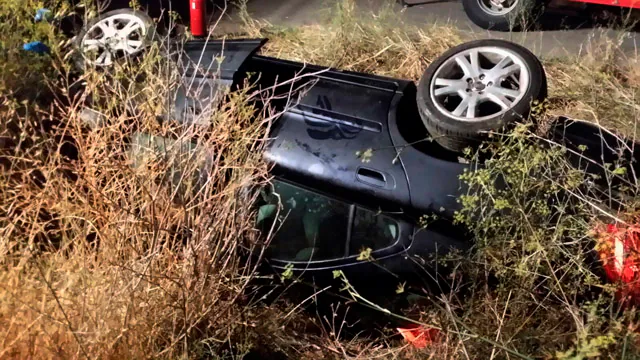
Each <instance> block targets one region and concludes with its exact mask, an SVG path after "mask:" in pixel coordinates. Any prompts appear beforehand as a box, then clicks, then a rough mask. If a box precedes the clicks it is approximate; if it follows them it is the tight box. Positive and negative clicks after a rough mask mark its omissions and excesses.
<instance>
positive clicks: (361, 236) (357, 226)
mask: <svg viewBox="0 0 640 360" xmlns="http://www.w3.org/2000/svg"><path fill="white" fill-rule="evenodd" d="M398 231H399V228H398V223H397V222H396V221H395V220H393V219H392V218H390V217H388V216H385V215H382V214H380V213H377V212H373V211H369V210H366V209H362V208H357V209H356V212H355V216H354V218H353V230H352V232H351V240H350V241H349V255H357V254H360V253H361V252H362V251H363V250H365V249H367V248H369V249H371V250H373V251H375V250H380V249H384V248H386V247H388V246H391V245H393V244H394V243H395V242H396V239H397V238H398Z"/></svg>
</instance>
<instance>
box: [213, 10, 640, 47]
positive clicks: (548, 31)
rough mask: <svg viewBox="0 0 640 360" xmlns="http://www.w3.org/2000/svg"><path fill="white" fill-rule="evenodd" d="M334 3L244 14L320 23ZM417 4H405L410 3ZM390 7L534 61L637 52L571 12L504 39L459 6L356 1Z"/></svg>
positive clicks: (630, 36)
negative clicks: (507, 46) (504, 44)
mask: <svg viewBox="0 0 640 360" xmlns="http://www.w3.org/2000/svg"><path fill="white" fill-rule="evenodd" d="M335 1H339V0H249V3H248V10H249V13H250V14H251V15H252V16H253V17H254V18H257V19H265V20H268V21H269V22H271V23H273V24H276V25H302V24H312V23H316V22H319V21H320V19H321V14H322V10H323V9H327V8H329V7H331V6H332V4H333V3H335ZM419 1H420V0H407V2H413V3H415V2H419ZM389 3H392V4H393V6H394V8H395V9H396V10H397V11H399V12H400V13H401V18H402V21H403V22H405V23H407V24H411V25H416V26H428V25H431V24H452V25H454V26H456V27H457V28H459V29H460V30H461V31H462V32H463V33H464V34H465V36H468V37H469V38H470V39H479V38H502V39H508V40H511V41H515V42H518V43H520V44H523V45H525V46H526V47H528V48H529V49H531V50H532V51H533V52H534V53H535V54H536V55H539V56H545V57H573V56H580V55H584V54H586V53H589V52H590V49H591V48H592V47H594V45H597V44H602V43H604V42H607V41H611V42H614V43H620V44H621V49H622V50H623V52H624V53H625V54H627V55H635V54H636V52H637V41H638V39H637V36H636V32H635V31H619V30H615V27H616V26H606V27H601V26H599V25H596V24H594V23H593V21H591V20H590V19H589V17H588V16H586V15H584V13H585V12H584V11H574V14H573V15H568V14H567V13H566V12H559V11H557V10H550V11H547V12H546V13H545V14H544V15H543V16H542V19H541V21H540V23H541V24H540V25H539V30H536V31H527V32H524V33H519V32H511V33H509V32H496V31H487V30H483V29H481V28H479V27H477V26H476V25H474V24H473V23H472V22H471V21H469V19H468V18H467V16H466V14H465V13H464V10H463V9H462V4H461V3H460V1H458V0H453V1H451V0H430V1H429V2H428V3H426V4H421V5H413V6H410V7H406V8H403V6H402V5H401V4H400V3H398V2H395V1H394V0H356V4H357V6H358V10H360V11H363V12H371V11H376V9H378V8H380V7H381V6H383V5H384V4H389ZM236 24H237V18H236V17H235V15H234V14H233V12H231V11H230V12H228V13H227V14H226V15H225V16H223V19H222V20H221V23H220V26H219V28H218V30H217V32H218V31H222V32H224V31H233V30H234V28H235V27H237V26H236ZM399 26H401V24H399ZM618 27H619V25H618Z"/></svg>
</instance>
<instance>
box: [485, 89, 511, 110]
mask: <svg viewBox="0 0 640 360" xmlns="http://www.w3.org/2000/svg"><path fill="white" fill-rule="evenodd" d="M487 98H488V99H489V100H490V101H491V102H493V103H495V104H498V105H499V106H500V107H501V108H502V110H507V109H509V108H510V107H511V104H512V101H511V100H509V99H507V97H506V96H504V95H502V94H499V93H495V92H488V93H487Z"/></svg>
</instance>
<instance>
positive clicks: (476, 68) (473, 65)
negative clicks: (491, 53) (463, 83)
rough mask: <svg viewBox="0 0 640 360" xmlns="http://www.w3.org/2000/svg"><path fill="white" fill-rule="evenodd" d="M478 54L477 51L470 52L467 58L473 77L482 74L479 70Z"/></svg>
mask: <svg viewBox="0 0 640 360" xmlns="http://www.w3.org/2000/svg"><path fill="white" fill-rule="evenodd" d="M479 57H480V53H479V52H478V51H472V52H471V53H470V54H469V58H470V59H471V70H472V71H473V74H474V76H479V75H480V73H481V72H482V69H481V68H480V58H479Z"/></svg>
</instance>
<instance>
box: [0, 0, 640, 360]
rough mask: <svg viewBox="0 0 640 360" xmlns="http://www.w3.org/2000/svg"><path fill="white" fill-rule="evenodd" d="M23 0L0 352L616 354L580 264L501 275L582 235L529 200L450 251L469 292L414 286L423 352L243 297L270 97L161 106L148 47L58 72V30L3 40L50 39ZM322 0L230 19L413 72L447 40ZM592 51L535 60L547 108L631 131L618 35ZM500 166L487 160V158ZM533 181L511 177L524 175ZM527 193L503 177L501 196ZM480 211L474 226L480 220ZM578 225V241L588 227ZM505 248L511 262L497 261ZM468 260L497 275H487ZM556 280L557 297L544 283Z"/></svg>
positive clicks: (11, 20) (1, 76)
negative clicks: (472, 243)
mask: <svg viewBox="0 0 640 360" xmlns="http://www.w3.org/2000/svg"><path fill="white" fill-rule="evenodd" d="M37 5H39V4H36V2H32V1H27V2H22V1H17V0H9V1H8V2H2V3H0V20H2V21H0V29H2V30H5V32H6V33H20V35H19V36H16V37H14V38H10V39H7V40H5V42H4V43H3V45H2V46H4V48H5V49H9V50H8V51H6V52H0V145H1V146H0V164H1V165H2V172H0V334H2V336H1V337H0V339H1V340H0V358H34V359H35V358H38V359H39V358H43V359H44V358H47V359H69V358H110V359H111V358H112V359H123V358H185V359H186V358H189V359H190V358H242V357H243V356H245V355H247V354H252V355H257V356H258V357H262V358H268V357H269V356H274V355H277V356H284V357H288V358H294V359H296V358H438V359H449V358H478V357H480V356H482V357H486V358H491V357H493V358H517V357H518V356H522V357H533V356H538V357H548V358H550V357H554V356H556V355H557V356H559V357H561V355H563V354H562V353H564V354H565V358H570V356H573V355H575V356H576V357H575V358H579V357H578V355H580V356H583V358H587V357H588V356H589V355H593V354H605V355H606V356H609V357H610V358H613V357H615V356H616V355H620V354H622V353H624V354H626V355H627V356H630V354H631V353H632V350H633V345H632V343H633V341H634V340H633V330H634V329H635V327H636V324H637V317H636V315H635V312H633V311H629V312H626V313H625V314H624V316H622V317H616V316H614V315H616V314H614V313H616V311H618V308H616V307H615V306H614V305H611V304H610V305H611V306H607V304H604V305H603V304H602V302H603V301H606V300H608V299H610V297H606V296H604V297H602V298H601V299H600V300H599V301H600V302H598V301H596V302H594V303H593V304H592V303H588V304H583V303H580V302H579V301H578V299H577V295H576V294H578V293H579V294H580V295H582V292H580V291H574V290H575V289H573V290H572V289H569V288H568V287H573V286H582V285H586V284H587V283H588V281H592V282H595V284H596V285H594V286H602V284H601V283H599V282H598V281H597V280H594V279H595V278H594V276H593V274H590V273H588V272H585V274H587V275H588V276H587V275H585V276H581V274H579V273H575V272H570V276H569V277H570V278H571V280H572V281H571V282H567V283H560V282H546V283H544V284H543V285H544V289H547V290H548V291H549V292H548V294H549V296H548V297H547V298H543V299H540V298H534V297H532V296H530V295H531V294H530V293H529V292H528V290H529V289H523V288H522V287H518V285H519V284H521V283H520V281H525V282H526V281H529V280H531V279H528V278H527V273H526V271H531V272H532V273H534V272H535V273H539V274H543V275H544V276H550V274H556V271H562V274H564V271H568V270H567V268H568V267H567V266H566V264H567V262H566V261H567V260H566V259H570V261H579V262H578V264H580V266H579V267H576V269H578V270H579V271H583V270H584V269H585V268H584V267H583V265H584V259H582V258H580V256H581V255H582V254H573V255H574V256H570V255H567V253H566V251H568V250H573V249H574V248H569V247H565V245H564V244H561V243H560V241H561V240H563V239H564V238H561V237H557V238H556V237H553V236H555V235H558V234H559V232H557V229H555V228H554V227H553V223H551V222H550V219H549V218H546V217H544V218H543V219H544V222H539V223H537V224H538V225H539V227H540V229H539V231H534V232H527V231H522V232H521V233H519V234H525V235H519V236H520V238H518V240H523V239H524V238H525V237H526V236H528V235H532V234H533V235H536V236H537V237H535V239H534V240H535V241H532V240H531V238H533V237H531V238H527V239H524V240H525V241H523V243H525V244H528V245H529V246H531V247H523V248H522V249H523V250H522V251H521V252H519V251H515V250H514V248H513V247H512V243H509V242H508V241H502V240H504V239H503V238H502V237H500V236H499V235H500V234H502V235H504V234H506V232H500V230H502V229H504V227H503V228H500V227H498V228H497V229H492V230H491V231H493V233H491V234H493V235H492V236H490V237H489V236H487V237H486V238H484V239H482V240H483V241H484V242H483V244H485V245H486V246H485V247H484V248H482V251H480V252H479V253H478V255H477V257H473V258H471V259H467V260H470V262H465V266H466V267H465V269H470V268H472V269H474V270H471V271H470V273H471V274H472V275H473V276H474V277H473V279H474V280H475V281H476V285H477V287H475V288H474V289H475V290H476V291H475V292H472V293H470V294H469V293H467V297H460V298H458V294H456V293H451V294H448V295H447V296H444V297H441V298H437V299H434V298H432V297H429V296H428V294H420V295H421V297H422V300H421V301H419V302H418V303H417V304H416V306H415V309H414V310H416V311H415V313H414V314H413V315H414V316H413V318H414V319H415V320H416V321H418V322H424V323H428V324H436V325H438V326H439V327H441V328H443V329H446V330H447V331H446V332H445V333H444V338H443V340H444V341H443V342H442V343H440V344H439V345H433V346H432V347H430V348H428V349H426V350H423V351H416V350H413V349H412V348H411V347H409V346H406V345H405V344H403V343H401V342H400V340H399V339H397V337H396V338H387V337H382V338H381V339H375V340H371V339H368V338H362V337H357V336H356V337H350V338H348V337H346V336H344V335H342V332H341V329H342V327H344V326H347V325H345V324H344V323H342V322H341V319H335V318H334V319H326V318H319V319H316V320H315V321H310V320H308V317H307V316H305V315H303V314H301V313H302V312H301V308H303V306H298V305H300V304H287V303H286V301H285V302H284V303H282V302H278V303H276V304H273V305H268V306H267V305H264V304H260V303H258V302H255V301H254V299H253V298H252V297H251V296H250V294H251V292H252V291H253V290H254V289H253V287H252V282H251V280H252V279H254V277H255V276H256V274H255V272H254V270H255V268H256V266H257V265H258V262H257V261H255V260H254V258H252V257H251V256H249V254H250V253H252V252H254V253H255V252H257V253H259V252H260V250H261V249H262V245H263V243H264V241H265V239H264V237H263V236H260V234H258V233H257V232H256V231H255V230H254V229H253V215H254V214H253V211H252V209H251V207H250V206H248V205H249V204H250V203H252V201H253V200H254V197H255V196H256V194H255V193H253V192H251V191H249V192H247V191H245V190H246V189H251V188H252V187H254V186H259V185H260V184H262V183H264V182H265V181H267V180H268V178H269V176H268V171H267V170H268V168H267V166H266V165H265V164H264V163H263V162H262V161H261V154H260V152H261V150H262V148H263V146H264V143H265V140H266V137H267V133H268V131H267V130H268V128H269V126H270V124H271V122H272V121H273V120H274V119H275V118H276V117H277V114H275V113H273V112H270V111H269V107H268V106H267V107H265V108H264V109H258V108H256V107H255V106H253V105H252V104H253V101H252V100H253V99H254V98H255V97H256V96H263V95H265V94H257V93H256V92H255V89H252V88H250V87H246V88H243V89H241V90H240V91H239V92H237V93H234V94H227V96H226V97H225V99H224V100H225V101H224V103H220V106H221V107H220V108H219V109H218V110H217V111H216V112H205V113H204V114H203V115H201V116H203V119H204V120H205V125H184V124H182V125H181V124H180V123H176V122H170V121H159V119H158V116H163V115H166V114H167V113H169V109H168V108H167V104H168V103H170V101H169V100H170V99H171V94H172V93H173V91H174V90H175V89H176V87H177V86H179V84H181V83H182V81H183V80H185V79H182V78H181V76H180V74H179V73H177V72H176V70H175V68H174V67H173V65H172V63H171V62H170V61H167V60H168V59H167V56H166V55H165V53H163V52H160V51H161V49H160V48H154V49H152V50H150V51H149V53H148V54H147V55H146V56H145V57H144V59H143V61H142V62H141V63H123V64H120V65H119V66H118V67H116V68H115V69H114V70H113V71H112V72H111V73H105V72H104V71H96V70H89V71H88V72H86V73H84V74H82V75H81V76H80V77H74V76H71V75H70V74H69V72H68V71H69V63H68V59H66V58H65V57H64V53H62V51H59V50H58V48H57V47H55V46H54V51H53V55H52V56H51V57H36V56H32V55H31V54H25V53H22V52H20V51H18V50H16V49H18V48H19V46H20V44H21V43H22V42H23V40H24V38H25V37H29V38H30V39H31V38H33V37H41V38H42V39H55V41H54V40H50V43H52V44H57V43H59V41H61V39H57V38H56V37H55V34H54V33H52V32H50V29H47V28H46V26H45V25H32V24H31V23H30V22H29V21H28V18H29V17H30V16H31V14H32V11H33V10H34V8H35V7H36V6H37ZM334 11H335V12H334V13H333V15H332V19H333V20H332V21H331V22H329V23H327V24H325V25H317V26H306V27H301V28H296V29H283V28H278V27H274V26H271V25H269V24H265V23H260V22H257V21H255V20H252V19H248V18H246V21H247V23H246V25H247V33H248V35H251V36H268V37H270V38H271V39H270V42H269V43H268V44H267V46H266V47H265V48H264V50H263V52H264V53H266V54H267V55H272V56H277V57H282V58H288V59H292V60H297V61H305V62H310V63H315V64H319V65H326V66H332V67H337V68H342V69H346V70H353V71H362V72H367V73H375V74H379V75H386V76H394V77H401V78H407V79H413V80H417V79H418V78H419V77H420V75H421V73H422V71H423V70H424V68H425V67H426V66H428V64H429V63H430V62H431V61H433V59H435V58H436V57H437V56H438V55H439V54H440V53H442V52H443V51H444V50H446V49H447V48H449V47H451V46H453V45H455V44H458V43H460V42H461V41H462V40H463V38H462V37H461V36H460V35H459V34H458V32H457V31H456V30H455V29H453V28H450V27H431V28H430V27H426V28H424V29H417V28H413V27H410V26H407V25H404V24H402V22H401V21H400V20H399V17H398V16H397V14H394V13H393V12H392V11H390V10H388V9H387V10H384V11H383V12H381V13H379V14H376V15H375V16H365V17H361V16H360V15H356V12H355V8H354V3H353V2H351V1H344V2H340V3H339V5H338V6H337V7H336V9H335V10H334ZM15 14H18V15H15ZM10 29H20V31H13V30H11V31H10ZM12 31H13V32H12ZM43 34H46V36H45V35H43ZM610 45H611V46H610ZM162 51H165V50H162ZM591 51H592V52H591V54H592V56H591V58H590V59H588V61H587V60H585V58H580V59H563V60H557V59H556V60H554V59H547V60H545V65H546V69H547V72H548V75H549V83H550V99H549V101H548V103H547V104H546V105H545V106H546V111H547V113H548V114H551V115H554V114H566V115H569V116H576V117H580V118H586V119H588V120H592V121H597V122H600V123H603V124H606V125H610V126H613V127H614V128H615V129H617V130H619V131H620V132H623V133H626V134H632V135H633V134H635V132H634V131H635V124H636V122H637V111H636V109H637V105H636V103H637V101H636V100H637V98H636V96H637V90H638V87H639V86H640V85H639V84H638V81H637V79H636V78H635V77H634V74H635V72H634V69H635V65H634V64H635V60H634V59H629V60H628V61H626V62H625V65H624V66H616V65H614V64H615V63H614V62H612V60H613V59H614V58H615V54H616V48H615V44H602V46H599V47H598V46H596V47H594V48H593V50H591ZM617 64H620V62H617ZM141 79H142V81H141ZM134 80H135V81H134ZM187 80H188V79H187ZM43 94H46V96H44V95H43ZM266 95H267V97H268V94H266ZM219 100H221V99H219ZM267 104H268V101H267ZM86 106H89V107H91V108H92V109H93V110H94V111H95V113H98V114H101V115H100V116H97V117H95V118H94V119H98V121H97V122H94V123H93V124H87V122H86V116H87V114H86V112H83V109H84V107H86ZM261 110H262V111H261ZM95 113H94V114H95ZM89 125H91V126H89ZM522 141H524V142H526V141H528V138H527V139H524V140H523V139H522V138H515V139H514V140H510V141H506V142H505V143H504V146H507V148H506V150H509V149H511V150H513V149H514V148H516V146H521V145H522ZM506 150H505V151H506ZM529 151H530V152H528V153H522V154H521V155H518V154H519V153H517V152H516V153H514V152H513V151H511V152H509V154H511V155H510V156H512V157H511V158H510V157H508V156H505V160H504V161H508V160H513V163H519V164H521V163H522V162H523V161H524V162H526V161H527V160H528V159H527V158H526V157H525V155H527V154H528V155H532V156H541V158H540V159H541V161H540V164H541V165H540V168H543V167H545V168H546V167H549V166H553V163H554V162H553V161H551V160H557V157H556V156H557V154H555V153H554V154H549V153H547V152H540V151H541V150H540V149H538V148H532V149H529ZM504 165H505V163H504V162H503V163H499V164H497V165H495V167H493V168H492V169H493V170H492V171H490V172H489V174H488V175H487V176H494V175H495V174H498V173H499V172H500V171H501V170H504V169H503V168H501V167H500V166H504ZM516 170H517V171H516V175H519V176H523V175H524V174H525V172H522V171H521V170H522V169H521V168H518V169H516ZM485 175H486V174H485ZM522 179H528V178H527V177H523V178H522ZM467 181H469V182H471V183H474V182H476V183H477V181H478V179H477V178H469V179H467ZM522 181H525V180H522ZM534 182H535V178H530V179H528V180H526V184H527V186H531V187H532V188H535V189H539V188H536V187H535V184H534ZM527 189H528V188H527ZM527 189H525V190H527ZM543 190H544V189H543ZM546 190H549V189H546ZM542 193H544V191H542ZM489 194H491V195H492V193H489ZM527 194H528V192H526V191H523V192H520V193H514V194H513V197H511V198H509V200H510V201H519V200H521V198H523V197H526V196H528V195H527ZM481 195H482V194H481V193H479V195H478V196H481ZM486 195H487V194H484V196H485V197H483V198H482V199H483V200H484V201H487V199H486ZM533 200H538V199H537V198H536V199H533ZM585 213H587V212H586V211H585ZM525 215H526V214H525ZM483 216H485V217H483V219H484V220H483V221H484V222H479V223H478V226H480V225H487V224H488V223H491V222H492V221H494V220H495V215H492V214H483ZM585 216H586V215H585ZM523 218H527V216H524V217H519V218H518V219H521V220H522V219H523ZM586 219H587V220H589V218H586ZM569 220H575V222H569V223H571V224H573V225H575V228H574V231H576V230H575V229H578V230H583V229H584V227H585V226H586V225H587V224H585V223H583V222H581V221H582V220H583V218H582V217H581V218H572V219H567V221H569ZM519 224H520V222H518V223H517V224H516V223H506V224H503V225H504V226H506V227H509V226H517V225H519ZM543 226H544V227H543ZM518 229H520V228H518ZM475 230H476V231H479V230H487V229H485V228H482V229H475ZM520 230H522V229H520ZM576 232H577V231H576ZM496 234H498V235H496ZM582 235H583V236H584V237H583V238H581V239H580V240H581V242H580V244H581V245H585V244H589V239H588V237H587V234H582ZM541 244H542V245H544V246H546V247H548V249H549V252H550V253H552V252H554V251H556V252H557V251H560V250H562V251H563V252H562V255H563V256H565V257H564V258H562V259H564V260H565V263H563V264H559V266H557V267H554V266H553V265H554V264H555V263H553V264H552V263H551V262H549V263H548V264H547V263H543V262H544V261H546V260H549V259H551V257H547V256H543V255H545V254H542V253H541V252H540V251H539V250H540V246H542V245H541ZM506 245H508V246H506ZM505 246H506V247H505ZM536 246H538V247H536ZM585 246H586V245H585ZM552 250H553V251H552ZM553 259H556V260H557V259H558V258H557V257H553ZM480 260H482V262H481V261H480ZM568 263H569V264H571V262H568ZM540 264H542V265H544V266H542V267H541V266H540ZM510 266H521V267H523V268H521V269H520V270H521V272H518V273H514V272H513V271H512V268H510ZM510 271H511V272H510ZM485 272H486V273H489V272H493V273H495V274H497V275H498V276H499V277H501V279H502V280H503V282H502V283H501V285H500V286H498V288H497V289H495V288H493V287H491V286H490V284H489V282H488V281H487V279H486V277H484V275H486V273H485ZM567 274H569V272H567ZM511 275H512V276H511ZM567 276H568V275H567ZM560 277H562V276H560ZM458 279H459V278H455V279H454V280H452V281H457V280H458ZM276 283H279V281H276ZM527 284H529V283H527ZM591 285H593V284H591ZM355 290H357V289H355ZM569 290H570V291H569ZM566 291H568V293H569V294H571V295H573V296H574V297H562V298H561V297H559V294H566V293H567V292H566ZM572 291H573V292H572ZM605 294H608V293H607V292H606V291H605ZM538 295H539V294H538ZM536 296H537V295H536ZM558 299H561V300H562V301H559V300H558ZM603 299H604V300H603ZM604 310H607V311H610V313H606V314H605V313H604V312H605V311H604ZM391 331H393V330H391ZM612 339H613V340H612ZM612 341H618V342H619V343H621V344H622V345H620V346H621V347H620V348H617V349H614V350H613V351H612V352H610V353H607V352H606V351H607V349H610V348H612V347H615V346H612ZM536 346H538V347H537V348H536ZM543 347H544V348H543ZM618 350H620V351H618ZM556 351H558V353H556ZM514 353H515V354H514ZM605 355H602V356H605ZM594 356H596V357H597V356H599V355H594Z"/></svg>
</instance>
